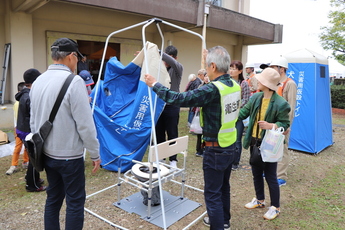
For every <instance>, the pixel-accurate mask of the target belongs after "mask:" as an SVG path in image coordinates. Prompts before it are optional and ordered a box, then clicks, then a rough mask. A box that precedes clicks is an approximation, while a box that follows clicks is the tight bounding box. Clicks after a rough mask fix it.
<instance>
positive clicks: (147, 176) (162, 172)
mask: <svg viewBox="0 0 345 230" xmlns="http://www.w3.org/2000/svg"><path fill="white" fill-rule="evenodd" d="M143 164H144V165H143ZM143 164H135V165H133V167H132V171H131V172H132V174H133V175H134V176H136V177H137V178H138V179H144V180H149V179H150V173H149V172H142V171H141V170H140V168H141V167H150V163H149V162H145V163H143ZM153 167H154V168H157V164H155V163H153ZM159 168H160V176H161V177H163V176H165V175H167V174H168V173H169V172H170V170H169V169H168V168H167V167H165V166H164V165H159ZM156 179H158V173H157V172H156V173H152V180H156Z"/></svg>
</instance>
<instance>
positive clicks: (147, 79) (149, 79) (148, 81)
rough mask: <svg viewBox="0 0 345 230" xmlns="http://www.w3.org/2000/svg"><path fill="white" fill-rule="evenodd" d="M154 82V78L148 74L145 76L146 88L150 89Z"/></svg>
mask: <svg viewBox="0 0 345 230" xmlns="http://www.w3.org/2000/svg"><path fill="white" fill-rule="evenodd" d="M155 82H157V80H156V78H154V77H153V76H151V75H150V74H145V83H146V85H147V86H148V87H152V86H153V83H155Z"/></svg>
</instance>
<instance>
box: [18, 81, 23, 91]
mask: <svg viewBox="0 0 345 230" xmlns="http://www.w3.org/2000/svg"><path fill="white" fill-rule="evenodd" d="M24 87H25V82H23V81H22V82H19V83H18V85H17V90H18V92H20V91H22V90H23V89H24Z"/></svg>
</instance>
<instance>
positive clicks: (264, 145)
mask: <svg viewBox="0 0 345 230" xmlns="http://www.w3.org/2000/svg"><path fill="white" fill-rule="evenodd" d="M283 133H284V128H283V127H280V128H278V129H273V128H272V129H270V130H266V133H265V136H264V139H263V140H262V142H261V146H260V151H261V156H262V160H263V161H264V162H278V161H281V160H282V158H283V151H284V139H285V135H283Z"/></svg>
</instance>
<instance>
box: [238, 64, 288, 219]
mask: <svg viewBox="0 0 345 230" xmlns="http://www.w3.org/2000/svg"><path fill="white" fill-rule="evenodd" d="M256 78H257V80H258V89H259V90H260V91H261V92H258V93H255V94H254V95H253V96H252V97H251V98H250V99H249V102H248V103H247V104H246V105H245V106H244V107H243V108H241V110H240V113H239V116H238V119H239V120H244V119H246V118H247V117H248V116H249V117H250V119H249V124H248V129H247V132H246V135H245V137H244V139H243V147H244V148H245V149H248V147H250V153H251V154H252V153H253V147H254V145H256V146H260V144H261V140H262V138H263V137H264V136H265V132H266V130H267V129H272V128H278V127H283V128H284V129H285V130H286V129H288V128H289V127H290V121H289V112H290V106H289V104H288V103H287V102H286V100H285V99H284V98H282V97H281V96H279V95H278V94H277V93H276V90H277V89H278V86H279V81H280V76H279V74H278V72H277V71H275V70H274V69H272V68H267V69H265V70H263V71H262V72H261V74H257V75H256ZM277 164H278V163H277V162H274V163H271V162H264V163H263V164H262V167H259V166H256V165H251V168H252V174H253V182H254V188H255V197H254V198H253V199H252V201H251V202H249V203H247V204H246V205H245V208H248V209H255V208H264V207H265V192H264V188H265V186H264V178H265V179H266V182H267V184H268V187H269V191H270V201H271V206H270V207H269V209H268V211H267V212H266V213H265V215H264V216H263V217H264V218H265V219H267V220H273V219H275V218H276V217H277V216H278V215H279V214H280V189H279V185H278V180H277ZM263 173H264V174H265V177H262V175H263Z"/></svg>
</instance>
